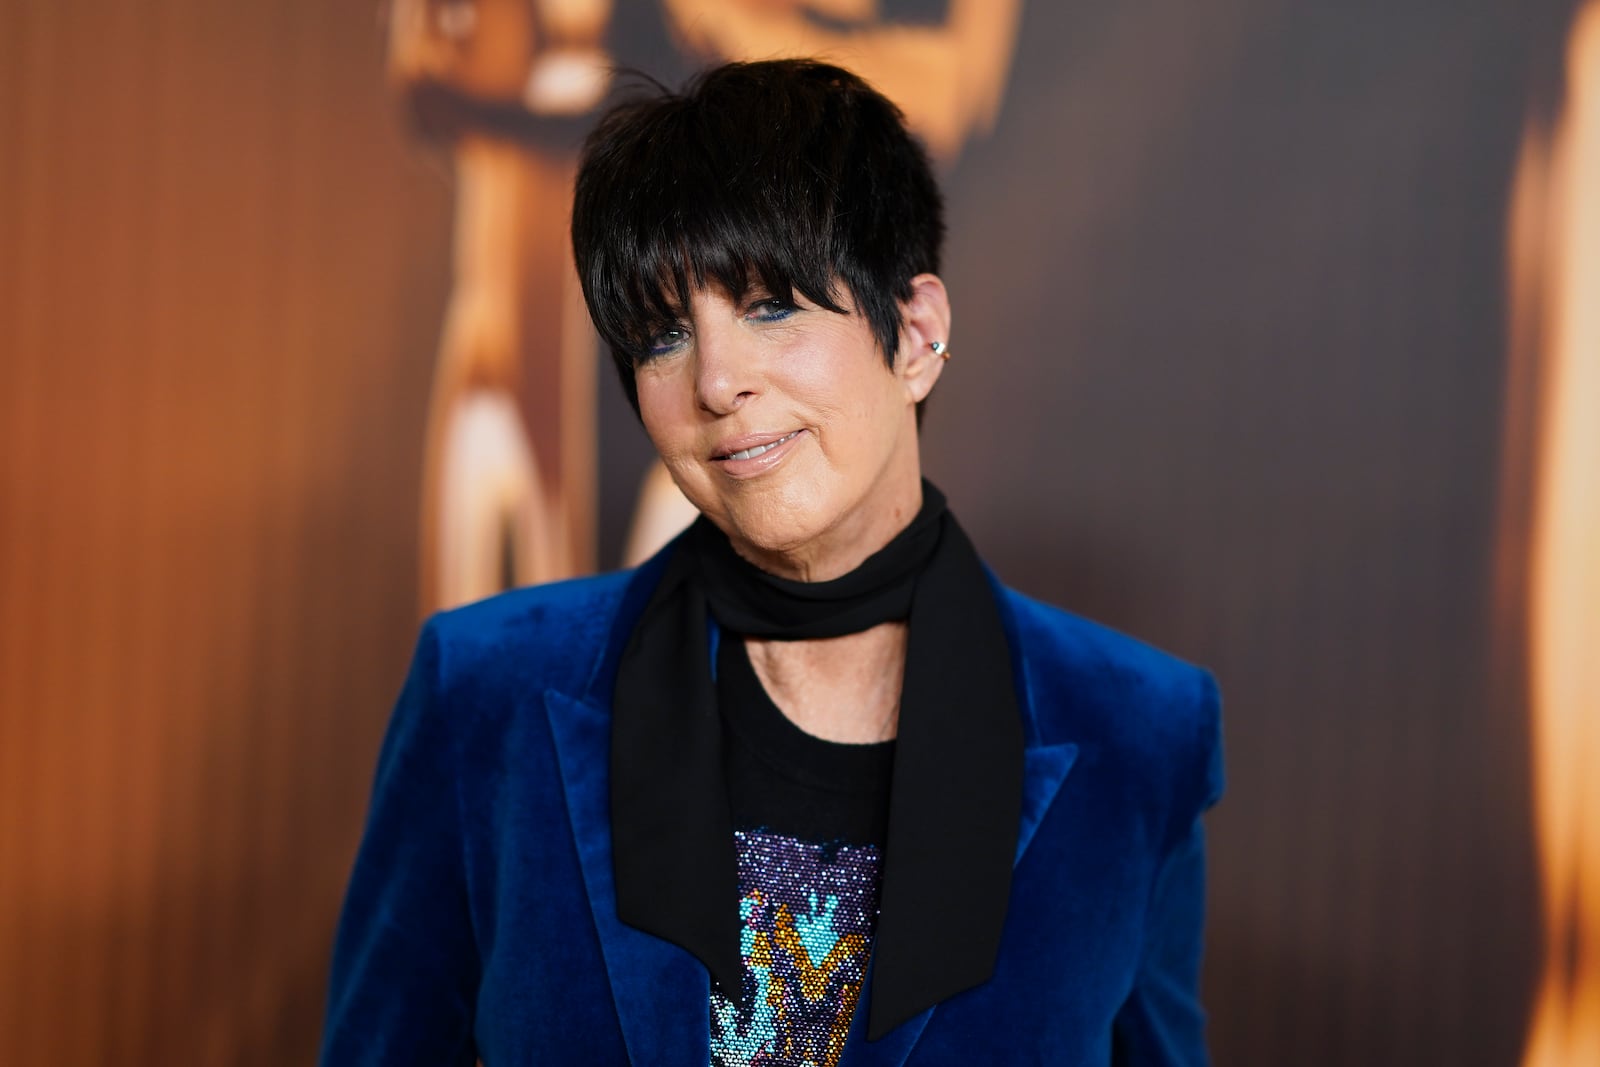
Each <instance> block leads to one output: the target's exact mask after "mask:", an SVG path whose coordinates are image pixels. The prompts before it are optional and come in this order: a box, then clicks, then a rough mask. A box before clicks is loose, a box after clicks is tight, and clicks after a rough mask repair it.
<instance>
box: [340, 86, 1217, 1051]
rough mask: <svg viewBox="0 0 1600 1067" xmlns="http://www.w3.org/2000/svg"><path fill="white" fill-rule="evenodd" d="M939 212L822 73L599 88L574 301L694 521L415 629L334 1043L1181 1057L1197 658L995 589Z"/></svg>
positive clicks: (1212, 748) (1186, 1029)
mask: <svg viewBox="0 0 1600 1067" xmlns="http://www.w3.org/2000/svg"><path fill="white" fill-rule="evenodd" d="M942 234H943V223H942V208H941V203H940V198H939V193H938V190H937V188H936V186H935V184H934V181H933V178H932V175H931V172H930V169H929V167H928V163H927V159H926V157H925V156H924V154H923V153H922V151H921V150H920V149H919V147H918V146H917V145H916V144H915V142H913V141H912V139H911V138H910V137H909V136H908V135H907V133H906V131H905V129H904V126H903V124H902V122H901V120H900V116H899V114H898V112H897V111H896V110H895V109H894V107H893V105H891V104H890V103H889V102H888V101H887V100H885V99H884V98H883V97H881V96H880V95H878V94H877V93H875V92H874V91H873V90H872V89H870V88H869V87H868V86H867V85H865V84H864V83H863V82H861V81H860V80H859V79H857V78H855V77H854V76H853V75H851V74H849V73H847V72H845V71H843V70H839V69H837V68H835V67H830V66H827V65H824V64H820V63H814V62H805V61H781V62H769V63H754V64H744V65H740V64H736V65H731V66H726V67H721V68H718V69H716V70H714V71H712V72H710V73H708V74H706V75H704V76H703V77H702V78H701V79H699V80H698V81H697V82H696V83H694V84H693V85H692V86H691V87H690V89H689V90H688V92H687V93H686V94H684V95H681V96H677V95H670V94H661V95H658V96H655V97H652V98H650V99H646V100H642V101H638V102H634V103H630V104H625V105H622V106H619V107H617V108H615V109H613V110H612V111H611V112H609V113H608V114H607V115H606V117H605V118H604V119H603V120H602V121H601V123H600V124H599V126H598V127H597V128H596V130H595V131H594V133H593V135H592V136H591V137H590V139H589V142H588V144H587V146H586V148H585V153H584V158H583V161H582V164H581V167H580V171H579V176H578V183H577V194H576V199H575V204H574V214H573V247H574V251H575V253H576V257H577V263H578V269H579V274H580V277H581V279H582V282H583V286H584V294H585V297H586V299H587V301H588V305H589V310H590V314H591V315H592V316H593V318H594V321H595V324H596V326H597V327H598V329H599V331H600V334H601V336H602V337H603V338H604V339H605V340H606V342H607V343H608V344H609V346H610V348H611V351H612V353H613V355H614V358H615V360H616V363H617V367H618V370H619V372H620V373H621V377H622V383H623V386H624V388H625V390H626V391H627V393H628V396H629V398H630V400H631V401H632V402H633V404H634V406H635V409H636V410H637V412H638V413H639V416H640V419H641V420H642V421H643V424H644V427H645V429H646V431H647V432H648V434H649V436H650V439H651V441H652V442H653V443H654V445H655V447H656V449H657V450H658V452H659V453H660V455H661V457H662V459H663V461H664V462H665V464H666V466H667V469H668V470H669V471H670V472H671V474H672V477H673V479H674V481H675V482H676V483H677V484H678V486H679V487H680V488H681V489H682V490H683V492H684V493H685V495H686V496H687V497H688V498H689V500H690V501H692V502H693V503H694V504H695V505H696V507H698V508H699V509H700V511H701V513H702V516H703V517H702V518H701V519H699V520H697V521H696V522H695V524H694V525H693V526H692V527H691V528H690V529H689V530H688V531H687V532H686V533H685V534H684V535H683V536H682V537H681V538H679V539H678V540H677V541H676V542H674V543H673V544H672V545H670V546H669V547H668V548H667V549H666V550H664V551H663V552H662V553H661V554H659V555H658V556H657V557H655V558H654V559H653V560H651V561H650V562H648V563H646V564H645V565H644V566H642V567H640V568H639V569H638V570H636V571H632V572H627V573H622V574H613V575H607V576H602V577H599V578H590V579H583V580H579V581H574V582H567V583H563V584H559V585H555V586H546V587H540V588H534V589H527V590H520V591H517V592H513V593H509V594H506V595H504V596H500V597H496V598H493V599H491V600H488V601H484V602H482V603H479V604H476V605H473V606H470V607H467V608H463V609H460V610H458V611H454V612H450V613H448V614H444V615H440V616H436V617H435V618H433V619H432V620H430V622H429V623H428V625H427V626H426V627H425V628H424V631H423V634H422V637H421V641H420V644H419V647H418V650H417V653H416V657H415V660H414V662H413V665H412V669H411V673H410V677H409V678H408V680H407V683H406V686H405V689H404V692H403V693H402V695H401V698H400V702H399V707H398V708H397V710H396V712H395V719H394V722H393V725H392V727H391V729H390V734H389V737H388V739H387V740H386V742H385V746H384V750H383V754H382V757H381V761H380V765H379V770H378V780H377V784H376V787H375V791H374V794H373V801H372V811H371V815H370V820H369V824H368V827H367V831H366V837H365V840H364V841H363V844H362V847H361V852H360V855H359V857H358V859H357V863H356V868H355V872H354V875H353V877H352V881H351V886H350V891H349V897H348V899H347V901H346V906H345V913H344V918H343V921H342V924H341V927H340V931H339V939H338V945H337V949H336V956H335V960H334V972H333V987H332V991H331V995H330V1002H329V1018H328V1030H327V1036H326V1042H325V1046H324V1057H325V1061H326V1062H328V1063H330V1064H333V1063H337V1064H349V1063H373V1064H378V1063H382V1064H396V1063H419V1064H421V1063H428V1064H440V1063H462V1064H470V1063H471V1062H472V1061H473V1059H474V1057H480V1058H481V1059H482V1060H483V1061H484V1062H485V1063H486V1064H490V1065H494V1064H501V1063H508V1064H509V1063H529V1062H553V1063H561V1064H568V1063H571V1064H611V1063H624V1062H632V1063H636V1064H648V1065H659V1064H694V1065H704V1064H708V1063H716V1064H755V1063H761V1064H836V1063H841V1062H842V1063H845V1064H913V1065H915V1064H969V1063H1003V1064H1018V1063H1062V1064H1105V1063H1112V1062H1115V1063H1130V1064H1194V1063H1203V1062H1205V1060H1206V1053H1205V1045H1204V1040H1203V1033H1202V1030H1203V1015H1202V1013H1201V1011H1200V1008H1199V1005H1198V1001H1197V999H1196V983H1197V971H1198V965H1199V955H1200V935H1201V922H1202V895H1203V882H1204V872H1203V857H1202V842H1201V830H1200V824H1199V816H1200V814H1201V812H1202V811H1203V810H1204V809H1205V808H1206V807H1208V806H1209V805H1210V804H1211V803H1212V802H1213V801H1214V800H1215V798H1216V796H1217V794H1218V792H1219V789H1220V770H1219V762H1218V760H1219V750H1218V720H1217V714H1218V712H1217V696H1216V691H1215V688H1214V686H1213V684H1212V682H1211V680H1210V677H1209V676H1208V675H1206V674H1205V673H1204V672H1202V671H1199V670H1196V669H1194V668H1192V667H1189V666H1186V665H1184V664H1181V663H1179V662H1177V661H1176V660H1173V659H1171V658H1169V657H1167V656H1165V655H1163V654H1161V653H1159V652H1156V651H1154V650H1152V649H1149V648H1147V647H1146V646H1143V645H1141V644H1138V643H1137V642H1135V641H1132V640H1130V639H1128V638H1125V637H1122V636H1119V635H1116V634H1113V633H1111V632H1109V631H1106V630H1104V629H1101V628H1099V627H1096V626H1095V625H1093V624H1091V623H1088V622H1085V621H1083V620H1081V619H1077V618H1075V617H1073V616H1070V615H1067V614H1065V613H1063V612H1061V611H1058V610H1056V609H1053V608H1049V607H1046V606H1044V605H1041V604H1038V603H1035V602H1033V601H1030V600H1027V599H1026V598H1024V597H1022V596H1020V595H1019V594H1017V593H1014V592H1012V591H1010V590H1008V589H1005V588H1003V587H1001V586H999V585H998V583H997V582H996V581H995V580H994V578H993V576H992V575H991V574H990V573H989V572H988V571H987V570H986V569H985V568H984V566H983V564H982V563H981V562H980V561H979V559H978V557H977V555H976V553H975V552H974V550H973V548H972V546H971V544H970V543H969V542H968V540H967V538H966V537H965V535H964V534H963V533H962V531H961V529H960V527H959V526H958V525H957V524H956V522H955V520H954V519H953V517H952V516H951V515H950V513H949V512H948V511H947V510H946V509H945V504H944V499H943V497H942V496H940V494H939V493H938V491H937V490H936V489H934V488H933V487H932V486H930V485H928V484H927V483H926V482H924V481H923V480H922V478H921V471H920V462H919V453H918V436H917V435H918V411H919V406H920V404H921V403H922V401H923V400H924V399H925V398H926V397H927V395H928V393H929V391H930V390H931V389H932V388H933V386H934V383H935V382H936V381H937V380H938V379H939V377H940V375H941V373H942V372H943V370H944V367H945V361H946V359H947V358H948V357H949V355H950V349H949V348H948V347H947V346H948V338H949V328H950V305H949V300H948V297H947V294H946V292H945V288H944V285H943V283H941V282H940V280H939V277H938V274H937V271H938V265H939V264H938V259H939V245H940V241H941V238H942Z"/></svg>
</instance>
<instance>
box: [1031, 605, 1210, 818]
mask: <svg viewBox="0 0 1600 1067" xmlns="http://www.w3.org/2000/svg"><path fill="white" fill-rule="evenodd" d="M999 597H1000V605H1001V615H1002V618H1003V619H1004V621H1005V626H1006V634H1007V637H1008V639H1009V640H1010V642H1011V646H1012V654H1013V660H1014V670H1015V675H1016V677H1017V680H1018V684H1019V686H1020V687H1021V689H1022V693H1021V694H1019V695H1020V696H1022V698H1023V700H1024V702H1025V704H1026V705H1027V707H1028V709H1029V714H1030V716H1031V718H1032V727H1033V729H1034V730H1035V731H1036V733H1037V736H1038V737H1039V739H1040V741H1042V742H1043V743H1046V744H1050V743H1059V742H1065V741H1070V742H1075V743H1077V744H1078V745H1079V746H1080V747H1083V746H1086V745H1087V746H1093V747H1094V748H1095V749H1096V750H1097V751H1098V752H1101V753H1103V754H1104V755H1106V756H1108V757H1112V756H1116V755H1120V756H1121V757H1123V758H1124V759H1126V760H1129V761H1131V762H1132V763H1135V764H1139V765H1143V766H1145V767H1147V768H1149V769H1152V770H1154V771H1155V772H1156V773H1157V775H1159V776H1162V777H1167V776H1171V775H1177V776H1179V777H1189V776H1191V775H1193V774H1195V773H1196V772H1198V774H1199V778H1200V780H1199V781H1196V782H1195V783H1194V784H1195V785H1196V787H1197V788H1198V789H1199V790H1200V791H1201V792H1202V793H1203V794H1211V796H1209V797H1205V798H1203V799H1204V802H1209V800H1210V799H1214V794H1215V792H1217V791H1218V790H1220V788H1221V768H1220V758H1221V757H1220V748H1221V698H1220V695H1219V693H1218V689H1217V684H1216V680H1215V679H1214V678H1213V676H1212V674H1211V672H1210V671H1208V670H1206V669H1204V668H1202V667H1199V666H1196V665H1194V664H1192V663H1188V662H1186V661H1185V660H1183V659H1181V658H1179V657H1178V656H1175V655H1173V654H1171V653H1169V652H1165V651H1163V650H1161V649H1159V648H1156V647H1155V646H1153V645H1150V644H1148V643H1146V642H1144V641H1141V640H1139V639H1138V638H1135V637H1131V636H1129V635H1128V634H1125V633H1121V632H1119V631H1118V630H1115V629H1113V628H1111V627H1109V626H1106V625H1104V624H1102V623H1098V622H1095V621H1093V620H1090V619H1086V618H1084V617H1083V616H1080V615H1075V614H1073V613H1072V612H1069V611H1065V610H1063V609H1061V608H1058V607H1054V606H1052V605H1050V604H1046V603H1043V602H1041V601H1038V600H1035V599H1033V598H1032V597H1029V596H1026V595H1024V594H1022V593H1019V592H1017V591H1015V590H1013V589H1009V588H1006V587H1003V586H1002V587H1000V590H999Z"/></svg>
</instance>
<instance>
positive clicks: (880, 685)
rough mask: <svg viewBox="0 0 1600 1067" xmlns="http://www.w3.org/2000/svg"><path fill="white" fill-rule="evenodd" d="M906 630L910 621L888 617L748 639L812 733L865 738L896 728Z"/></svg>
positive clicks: (781, 704) (760, 673)
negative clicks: (840, 630) (803, 636)
mask: <svg viewBox="0 0 1600 1067" xmlns="http://www.w3.org/2000/svg"><path fill="white" fill-rule="evenodd" d="M907 634H908V629H907V627H906V624H905V623H904V622H886V623H882V624H880V625H878V626H874V627H872V628H871V629H868V630H863V631H861V632H860V633H854V634H846V635H844V636H843V637H824V638H817V639H814V640H809V641H773V640H764V639H761V638H755V637H747V638H745V639H744V645H745V650H746V651H747V652H748V653H749V655H750V665H751V666H752V667H754V668H755V672H756V677H757V678H759V679H760V680H761V687H762V688H763V689H765V690H766V691H767V695H768V696H769V697H771V698H772V702H773V703H774V704H776V705H777V706H778V710H779V711H781V712H783V714H784V717H785V718H787V719H788V720H789V721H790V722H792V723H794V724H795V725H796V726H798V727H799V728H800V729H802V730H804V731H805V732H806V733H808V734H811V735H812V736H813V737H820V738H822V739H823V740H824V741H838V742H842V743H845V744H858V745H859V744H870V743H872V742H875V741H888V740H890V739H892V738H893V737H894V736H895V734H896V733H897V732H898V729H899V725H900V684H901V679H902V676H903V675H904V673H905V662H906V637H907Z"/></svg>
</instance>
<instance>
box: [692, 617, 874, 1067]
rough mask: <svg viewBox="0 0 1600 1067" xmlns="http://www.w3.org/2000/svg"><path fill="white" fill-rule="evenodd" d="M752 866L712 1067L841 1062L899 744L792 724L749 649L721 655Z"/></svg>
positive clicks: (868, 931) (743, 856)
mask: <svg viewBox="0 0 1600 1067" xmlns="http://www.w3.org/2000/svg"><path fill="white" fill-rule="evenodd" d="M717 705H718V708H719V709H720V710H721V713H722V720H723V760H724V773H725V775H726V781H727V788H728V801H729V806H730V809H731V812H732V816H733V827H734V845H735V851H736V853H737V855H738V863H739V928H740V955H741V956H742V957H743V961H744V969H743V976H742V983H743V988H742V989H741V991H740V993H741V995H740V997H739V999H738V1000H737V1001H735V1000H733V999H732V998H729V997H727V996H724V995H723V994H722V993H720V992H717V991H715V990H713V991H712V994H711V1062H712V1064H713V1065H715V1067H744V1065H747V1064H755V1063H761V1064H771V1065H773V1067H779V1065H784V1064H795V1065H800V1064H813V1063H816V1064H833V1063H836V1062H838V1056H839V1051H840V1050H841V1049H842V1047H843V1044H844V1038H845V1034H846V1033H847V1032H848V1031H849V1028H850V1019H851V1016H852V1015H853V1013H854V1011H855V1007H856V1003H857V1001H858V1000H859V998H860V993H861V985H862V982H863V981H864V979H865V977H866V968H867V961H868V959H869V958H870V956H871V948H872V935H873V931H874V929H875V927H876V924H877V915H878V888H879V884H880V880H881V876H882V870H883V850H884V842H885V838H886V831H887V825H888V809H889V782H890V776H891V774H892V772H893V765H894V742H893V741H884V742H880V743H877V744H865V745H853V744H842V743H839V742H834V741H824V740H822V739H821V738H818V737H814V736H812V735H811V734H808V733H806V732H805V731H804V730H801V729H800V728H799V727H798V726H796V725H795V724H794V723H792V722H790V721H789V720H788V719H787V718H786V717H785V716H784V714H783V712H782V711H780V710H779V709H778V707H777V705H776V704H774V703H773V702H772V699H771V697H769V696H768V695H767V693H766V690H764V689H763V688H762V686H761V682H760V680H759V679H758V678H757V677H756V673H755V669H754V668H753V667H752V666H751V664H750V658H749V656H748V654H747V653H746V651H745V648H744V642H743V641H742V640H741V639H740V638H739V637H738V636H737V635H735V634H726V635H725V636H724V638H723V640H722V642H721V645H720V647H719V650H718V653H717Z"/></svg>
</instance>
